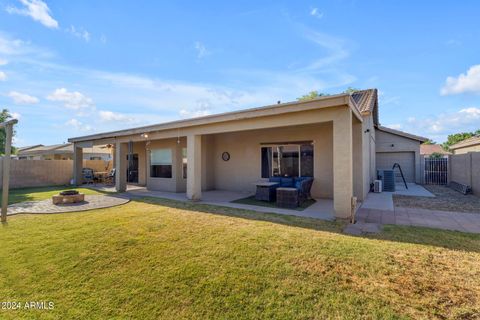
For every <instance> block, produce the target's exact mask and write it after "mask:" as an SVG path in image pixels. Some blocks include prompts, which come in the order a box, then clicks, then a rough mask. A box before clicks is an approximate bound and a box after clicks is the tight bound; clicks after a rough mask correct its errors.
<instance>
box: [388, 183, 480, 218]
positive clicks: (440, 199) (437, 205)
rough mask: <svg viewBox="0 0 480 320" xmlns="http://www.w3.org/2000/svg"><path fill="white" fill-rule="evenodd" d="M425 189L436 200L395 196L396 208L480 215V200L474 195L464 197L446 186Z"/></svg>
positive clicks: (429, 186)
mask: <svg viewBox="0 0 480 320" xmlns="http://www.w3.org/2000/svg"><path fill="white" fill-rule="evenodd" d="M424 187H425V189H427V190H428V191H430V192H431V193H433V194H434V195H435V198H428V197H412V196H402V195H394V196H393V203H394V205H395V207H404V208H422V209H431V210H442V211H457V212H470V213H478V214H480V198H479V197H476V196H474V195H471V194H469V195H463V194H461V193H460V192H457V191H455V190H452V189H450V188H448V187H446V186H434V185H425V186H424Z"/></svg>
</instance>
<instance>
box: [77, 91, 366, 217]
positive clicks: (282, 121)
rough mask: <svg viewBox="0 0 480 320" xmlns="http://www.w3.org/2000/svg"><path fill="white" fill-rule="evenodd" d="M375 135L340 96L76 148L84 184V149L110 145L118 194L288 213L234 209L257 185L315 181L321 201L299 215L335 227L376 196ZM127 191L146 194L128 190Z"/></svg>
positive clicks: (93, 139) (101, 138) (82, 142)
mask: <svg viewBox="0 0 480 320" xmlns="http://www.w3.org/2000/svg"><path fill="white" fill-rule="evenodd" d="M365 125H367V124H365ZM367 132H369V131H368V130H365V129H364V124H363V120H362V116H361V115H360V113H359V112H358V110H357V108H356V107H354V106H353V105H352V100H351V97H350V96H347V95H339V96H331V97H327V98H323V99H319V100H314V101H306V102H301V103H299V102H295V103H286V104H283V105H275V106H269V107H263V108H257V109H250V110H245V111H239V112H231V113H226V114H220V115H215V116H207V117H202V118H198V119H189V120H182V121H176V122H171V123H166V124H159V125H156V126H150V127H142V128H134V129H130V130H124V131H118V132H111V133H105V134H97V135H93V136H86V137H80V138H72V139H70V141H72V142H73V143H74V145H75V148H74V150H75V166H74V167H75V168H74V177H75V183H76V184H81V183H82V175H81V173H82V164H81V161H79V159H81V158H82V152H83V149H84V148H91V147H92V146H93V145H105V144H109V145H112V146H113V148H114V152H113V154H114V159H113V163H114V164H113V165H114V168H115V179H114V181H115V190H116V191H118V192H125V191H128V192H129V193H137V194H140V193H142V194H149V193H150V195H156V196H162V197H164V198H173V199H177V200H187V199H188V200H191V201H201V202H204V203H210V202H211V203H215V204H223V205H227V204H228V205H227V206H231V207H237V208H248V209H254V210H257V211H268V212H272V209H275V210H278V212H280V211H282V210H287V209H280V208H271V207H269V208H263V207H260V206H255V208H250V207H251V206H249V205H246V204H239V203H231V202H230V201H232V200H236V199H239V198H242V197H245V196H246V195H252V194H254V193H255V184H256V183H257V182H259V181H269V178H271V177H272V176H278V177H301V176H305V177H311V178H313V184H312V187H311V196H312V197H313V198H314V199H316V200H317V201H316V202H315V204H314V205H312V206H310V207H309V208H307V209H305V210H303V211H295V212H296V213H297V214H296V215H299V214H301V215H305V216H312V217H323V218H328V219H330V218H332V217H337V218H349V217H350V216H351V214H352V210H353V208H354V207H355V206H354V205H352V203H353V202H354V201H355V200H356V199H358V200H360V201H361V200H363V199H364V197H365V195H366V194H367V192H368V186H369V183H370V181H368V180H369V172H368V170H369V168H370V167H371V163H369V160H368V156H369V154H368V149H365V148H363V146H364V145H365V144H366V143H367V142H368V140H367V137H366V135H365V133H367ZM365 140H367V141H365ZM282 152H283V153H282ZM287 153H288V154H289V155H288V156H280V155H279V154H284V155H285V154H287ZM132 172H134V173H135V174H132ZM127 184H134V185H136V186H140V187H145V188H144V189H139V190H136V191H134V190H128V189H129V188H127ZM354 197H355V198H354ZM259 207H260V208H259ZM290 211H292V210H287V212H290Z"/></svg>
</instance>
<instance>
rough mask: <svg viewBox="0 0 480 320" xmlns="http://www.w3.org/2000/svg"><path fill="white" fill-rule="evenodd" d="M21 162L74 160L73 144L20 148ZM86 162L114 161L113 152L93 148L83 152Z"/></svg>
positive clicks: (102, 147) (18, 155)
mask: <svg viewBox="0 0 480 320" xmlns="http://www.w3.org/2000/svg"><path fill="white" fill-rule="evenodd" d="M16 157H17V158H18V159H19V160H72V159H73V144H72V143H63V144H56V145H50V146H44V145H42V144H39V145H35V146H29V147H23V148H18V150H17V154H16ZM83 159H84V160H105V161H106V160H112V150H111V149H109V148H107V147H106V146H92V147H91V148H86V149H85V150H84V152H83Z"/></svg>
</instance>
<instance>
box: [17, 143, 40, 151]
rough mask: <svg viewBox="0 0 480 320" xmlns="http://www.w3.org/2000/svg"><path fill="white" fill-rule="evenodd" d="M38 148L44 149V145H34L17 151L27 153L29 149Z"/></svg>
mask: <svg viewBox="0 0 480 320" xmlns="http://www.w3.org/2000/svg"><path fill="white" fill-rule="evenodd" d="M37 147H43V144H36V145H33V146H26V147H20V148H17V151H26V150H28V149H33V148H37Z"/></svg>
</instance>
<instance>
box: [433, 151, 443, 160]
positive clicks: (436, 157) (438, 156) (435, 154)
mask: <svg viewBox="0 0 480 320" xmlns="http://www.w3.org/2000/svg"><path fill="white" fill-rule="evenodd" d="M430 158H432V159H440V158H443V154H441V153H438V152H433V153H432V154H431V155H430Z"/></svg>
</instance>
